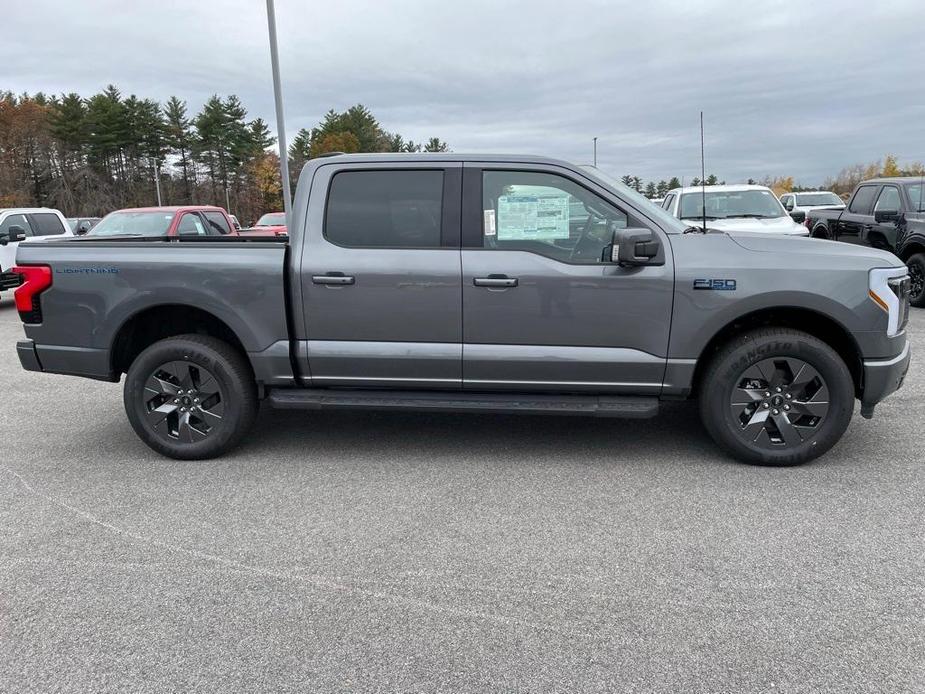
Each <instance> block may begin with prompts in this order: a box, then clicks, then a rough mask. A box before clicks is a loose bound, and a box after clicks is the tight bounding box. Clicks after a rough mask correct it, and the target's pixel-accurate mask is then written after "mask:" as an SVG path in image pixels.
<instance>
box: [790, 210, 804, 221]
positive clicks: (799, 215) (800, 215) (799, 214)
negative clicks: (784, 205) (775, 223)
mask: <svg viewBox="0 0 925 694" xmlns="http://www.w3.org/2000/svg"><path fill="white" fill-rule="evenodd" d="M790 219H792V220H793V221H794V222H796V223H797V224H802V223H803V222H805V221H806V213H805V212H803V210H797V211H796V212H791V213H790Z"/></svg>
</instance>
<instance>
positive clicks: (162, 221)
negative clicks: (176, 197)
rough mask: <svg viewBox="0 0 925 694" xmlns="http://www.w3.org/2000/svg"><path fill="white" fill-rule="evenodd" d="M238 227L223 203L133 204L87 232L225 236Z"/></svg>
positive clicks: (235, 231) (127, 234) (101, 233)
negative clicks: (216, 205)
mask: <svg viewBox="0 0 925 694" xmlns="http://www.w3.org/2000/svg"><path fill="white" fill-rule="evenodd" d="M237 233H238V232H237V230H236V229H235V227H234V224H233V223H232V221H231V218H230V217H229V216H228V213H227V212H225V210H223V209H222V208H221V207H212V206H211V205H187V206H182V207H133V208H129V209H125V210H116V211H115V212H110V213H109V214H108V215H106V216H105V217H103V220H102V221H101V222H100V223H99V224H97V225H96V226H95V227H93V228H92V229H91V230H90V231H89V232H88V233H87V236H225V235H232V236H236V235H237Z"/></svg>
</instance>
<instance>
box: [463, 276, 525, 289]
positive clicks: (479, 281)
mask: <svg viewBox="0 0 925 694" xmlns="http://www.w3.org/2000/svg"><path fill="white" fill-rule="evenodd" d="M472 284H474V285H475V286H476V287H516V286H517V278H516V277H508V276H507V275H489V276H488V277H475V278H473V280H472Z"/></svg>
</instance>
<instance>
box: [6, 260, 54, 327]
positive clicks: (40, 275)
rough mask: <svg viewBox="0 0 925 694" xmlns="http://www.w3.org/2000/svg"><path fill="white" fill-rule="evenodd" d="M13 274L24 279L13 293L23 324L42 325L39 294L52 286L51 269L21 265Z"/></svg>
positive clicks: (42, 266)
mask: <svg viewBox="0 0 925 694" xmlns="http://www.w3.org/2000/svg"><path fill="white" fill-rule="evenodd" d="M13 272H15V273H16V274H17V275H20V276H21V277H22V284H21V285H19V286H18V287H17V288H16V290H15V291H14V292H13V297H14V298H15V299H16V310H17V311H19V317H20V318H21V319H22V322H23V323H41V322H42V305H41V304H40V303H39V294H41V293H42V292H44V291H45V290H46V289H48V288H49V287H50V286H51V268H50V267H48V266H47V265H19V266H16V267H14V268H13Z"/></svg>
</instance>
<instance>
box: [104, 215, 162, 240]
mask: <svg viewBox="0 0 925 694" xmlns="http://www.w3.org/2000/svg"><path fill="white" fill-rule="evenodd" d="M171 219H173V212H129V211H127V212H113V213H112V214H110V215H107V216H106V217H105V218H104V219H103V221H102V222H100V223H99V224H97V225H96V226H95V227H93V228H92V229H91V230H90V231H89V235H90V236H120V235H122V234H130V235H132V236H164V235H166V234H167V229H168V228H169V227H170V220H171Z"/></svg>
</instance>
